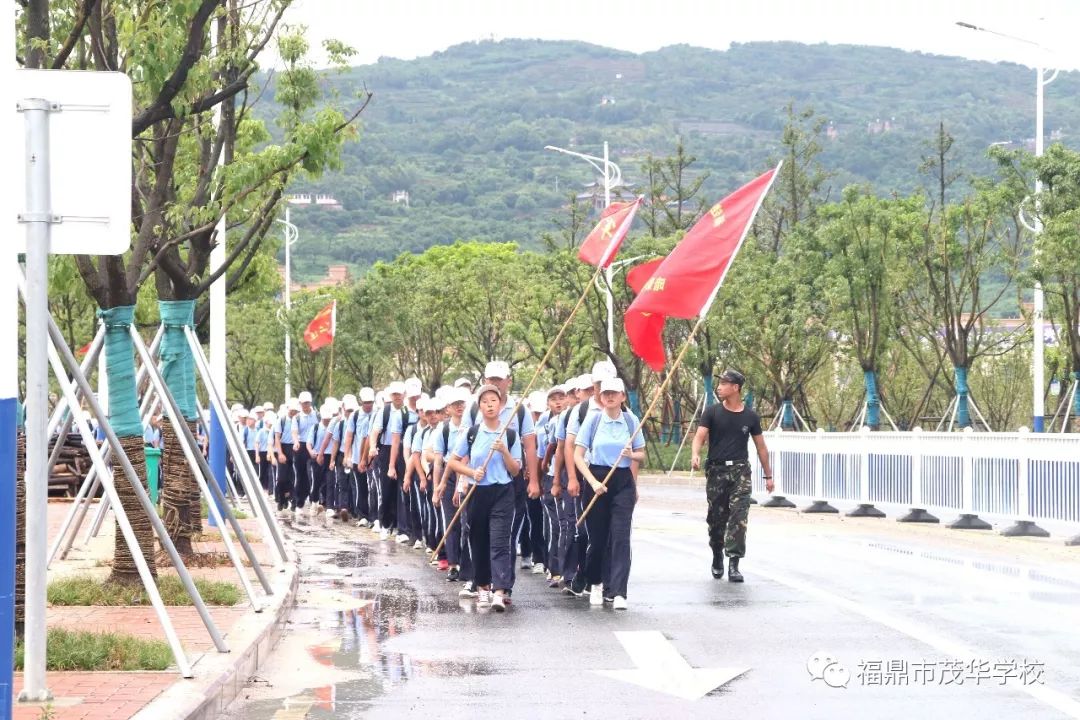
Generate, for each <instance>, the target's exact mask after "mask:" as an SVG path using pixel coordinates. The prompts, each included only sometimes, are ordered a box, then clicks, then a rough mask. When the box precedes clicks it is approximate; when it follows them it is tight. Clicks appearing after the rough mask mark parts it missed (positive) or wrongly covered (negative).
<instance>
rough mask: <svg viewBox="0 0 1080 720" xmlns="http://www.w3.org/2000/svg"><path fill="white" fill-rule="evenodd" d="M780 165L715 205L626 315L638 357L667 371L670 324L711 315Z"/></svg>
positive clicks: (678, 247)
mask: <svg viewBox="0 0 1080 720" xmlns="http://www.w3.org/2000/svg"><path fill="white" fill-rule="evenodd" d="M778 169H779V166H777V167H776V168H773V169H772V170H769V171H768V172H767V173H765V174H764V175H761V176H760V177H758V178H756V179H755V180H752V181H751V182H749V183H747V184H746V185H743V186H742V187H741V188H739V189H738V190H736V191H735V192H733V193H731V194H730V195H728V196H727V197H726V198H724V199H723V200H721V201H720V202H718V203H716V204H715V205H713V206H712V207H711V208H710V209H709V211H708V212H706V213H705V214H704V215H703V216H702V217H701V219H700V220H698V221H697V222H696V223H695V224H694V227H692V228H690V231H689V232H687V233H686V237H684V238H683V239H682V242H680V243H679V244H678V245H676V246H675V249H674V250H672V251H671V254H670V255H668V256H667V257H666V258H664V260H663V262H661V263H660V266H659V267H657V268H656V270H655V271H654V272H653V274H652V276H651V277H650V278H649V280H648V281H647V282H646V283H645V284H644V285H643V286H642V288H641V291H640V292H639V293H638V296H637V298H636V299H635V300H634V302H632V303H630V307H629V308H628V309H627V311H626V318H625V323H626V337H627V338H628V339H629V340H630V347H631V349H632V350H633V351H634V353H635V354H636V355H637V356H638V357H640V358H641V359H643V360H644V361H645V362H646V363H648V365H649V367H651V368H652V369H653V370H656V371H657V372H659V371H660V370H662V369H663V368H664V360H665V356H664V342H663V337H662V335H663V332H664V321H665V320H667V318H668V317H677V318H692V317H695V316H698V315H705V313H707V312H708V311H709V306H710V305H712V301H713V298H715V297H716V293H717V291H718V290H719V289H720V284H721V283H722V282H723V281H724V275H725V274H726V273H727V270H728V267H730V266H731V261H732V259H733V258H734V257H735V254H736V253H737V252H738V251H739V246H740V245H742V241H743V239H744V238H745V237H746V233H747V231H748V230H749V229H750V225H751V223H752V222H753V220H754V215H756V214H757V211H758V208H759V207H761V201H762V200H764V199H765V194H766V193H767V192H768V191H769V187H770V186H771V185H772V181H773V178H774V177H775V175H776V172H777V170H778Z"/></svg>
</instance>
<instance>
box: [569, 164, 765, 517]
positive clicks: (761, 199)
mask: <svg viewBox="0 0 1080 720" xmlns="http://www.w3.org/2000/svg"><path fill="white" fill-rule="evenodd" d="M783 164H784V161H783V160H781V161H780V162H779V163H777V164H776V168H775V169H774V171H773V175H772V177H771V178H769V182H768V184H767V185H766V186H765V187H764V188H763V189H762V191H761V194H760V195H759V196H758V199H757V202H756V203H755V204H754V209H753V211H752V212H751V213H750V218H749V219H748V220H747V221H746V227H744V228H743V232H742V236H741V237H740V238H739V242H738V244H737V245H736V246H735V250H733V251H732V253H731V259H730V260H729V261H728V264H727V266H726V267H725V268H724V269H723V271H722V272H721V273H720V278H719V279H718V280H717V281H716V286H715V287H714V288H713V290H712V293H710V294H709V299H708V300H706V301H705V304H704V305H702V306H701V312H700V313H698V321H697V322H696V323H695V324H694V327H693V329H691V330H690V335H689V336H688V337H687V338H686V343H684V344H683V347H682V350H681V351H680V352H679V355H678V356H677V357H676V358H675V362H674V363H672V365H671V368H669V369H668V373H667V377H666V378H665V379H664V382H663V383H661V384H660V387H658V388H657V389H656V392H655V393H654V394H653V398H652V401H651V402H650V403H649V407H648V409H647V410H646V411H645V414H644V415H643V416H642V417H641V421H640V422H639V423H638V429H637V430H636V431H635V432H634V434H633V435H631V436H630V439H629V440H627V441H626V445H625V446H623V452H625V451H627V450H630V449H632V448H633V445H634V438H635V437H637V434H638V433H639V432H643V431H644V428H645V421H646V420H647V419H648V418H649V417H650V416H651V415H652V412H653V410H654V409H655V407H656V403H657V401H658V400H659V399H660V396H661V393H663V391H664V390H665V389H666V388H667V386H668V383H670V382H671V378H672V377H673V376H674V375H675V370H676V368H678V367H679V365H680V364H682V360H683V357H684V356H685V355H686V351H687V350H688V349H689V348H690V343H691V342H693V340H694V336H695V335H697V331H698V330H699V329H700V328H701V326H702V324H703V323H704V322H705V318H706V317H707V316H708V314H709V309H710V308H712V304H713V301H714V300H716V294H717V293H718V292H720V286H721V285H723V284H724V278H726V277H727V273H728V270H730V269H731V266H732V264H733V263H734V262H735V257H736V256H737V255H738V254H739V249H740V248H742V244H743V242H744V241H745V240H746V236H747V235H749V234H750V228H751V227H753V225H754V220H755V219H756V218H757V214H758V210H760V209H761V205H762V203H763V202H765V198H766V196H768V194H769V190H771V189H772V185H773V183H774V182H776V178H777V176H778V175H779V174H780V168H781V167H782V166H783ZM621 454H622V453H620V455H621ZM618 464H619V463H618V461H616V462H615V464H614V465H612V467H611V469H610V470H608V474H607V477H605V478H604V481H603V482H602V483H600V484H601V485H602V486H603V487H605V488H606V487H607V484H608V481H610V480H611V476H612V475H614V474H615V468H616V467H617V466H618ZM600 495H601V493H596V494H594V495H593V498H592V500H590V501H589V505H588V506H587V507H586V508H585V511H584V512H583V513H581V515H580V516H578V520H577V525H576V527H581V524H582V523H583V522H585V516H587V515H588V514H589V511H590V510H592V508H593V505H595V504H596V501H597V500H599V499H600Z"/></svg>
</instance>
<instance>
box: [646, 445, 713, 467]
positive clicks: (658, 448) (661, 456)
mask: <svg viewBox="0 0 1080 720" xmlns="http://www.w3.org/2000/svg"><path fill="white" fill-rule="evenodd" d="M680 439H681V438H676V440H675V442H673V443H671V444H667V443H663V442H659V441H651V440H650V441H648V447H647V449H648V459H647V460H646V461H645V468H644V469H645V470H646V471H647V472H650V473H658V472H664V473H666V472H667V471H668V470H669V469H671V463H672V461H673V460H675V454H676V452H678V450H679V440H680ZM704 454H705V452H704V450H703V451H702V455H704ZM701 460H702V462H704V461H705V458H704V457H702V458H701ZM675 469H676V470H684V471H685V470H689V469H690V440H689V439H687V441H686V444H685V445H684V446H683V449H682V452H681V453H679V460H678V462H677V463H675Z"/></svg>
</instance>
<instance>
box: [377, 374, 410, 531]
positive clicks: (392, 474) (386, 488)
mask: <svg viewBox="0 0 1080 720" xmlns="http://www.w3.org/2000/svg"><path fill="white" fill-rule="evenodd" d="M384 399H385V400H386V402H385V404H384V405H383V407H381V408H379V409H377V410H376V411H375V414H374V416H373V417H372V422H371V432H370V433H369V440H370V449H369V450H368V460H369V461H374V462H375V465H376V467H375V472H376V474H377V475H378V481H377V482H378V483H379V518H378V519H379V526H380V530H379V532H380V536H381V537H382V539H383V540H386V539H388V538H389V537H390V534H391V532H393V533H394V534H395V535H397V532H396V531H397V529H398V494H399V488H400V484H399V483H398V481H397V478H398V470H399V469H398V468H397V463H396V462H395V463H394V464H391V462H390V459H391V458H390V451H391V448H393V447H397V448H398V449H399V450H400V448H401V436H402V434H404V432H405V427H406V426H407V425H408V421H409V410H408V408H406V407H405V383H403V382H397V381H396V382H392V383H390V385H389V386H387V388H386V392H385V397H384ZM395 460H396V458H395ZM400 471H401V472H402V473H404V471H405V468H404V463H402V467H401V468H400ZM403 510H404V508H403ZM402 515H403V517H402V518H401V519H402V520H403V521H404V512H403V513H402Z"/></svg>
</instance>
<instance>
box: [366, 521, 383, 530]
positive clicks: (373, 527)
mask: <svg viewBox="0 0 1080 720" xmlns="http://www.w3.org/2000/svg"><path fill="white" fill-rule="evenodd" d="M365 527H366V526H365ZM380 530H382V526H381V525H379V521H378V520H376V521H375V522H373V523H371V532H379V531H380Z"/></svg>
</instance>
